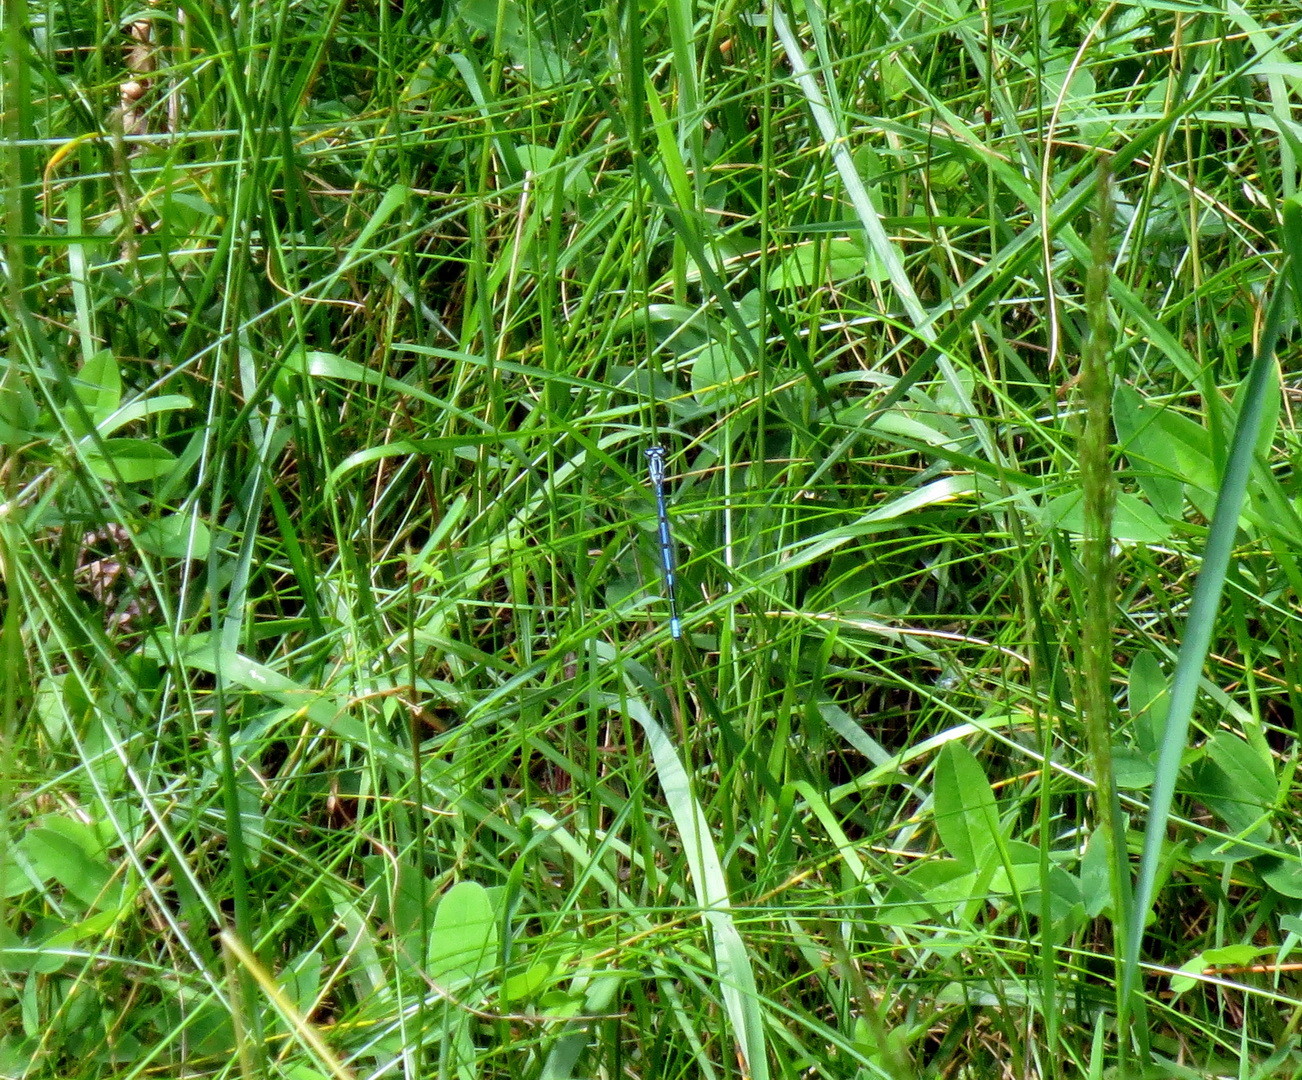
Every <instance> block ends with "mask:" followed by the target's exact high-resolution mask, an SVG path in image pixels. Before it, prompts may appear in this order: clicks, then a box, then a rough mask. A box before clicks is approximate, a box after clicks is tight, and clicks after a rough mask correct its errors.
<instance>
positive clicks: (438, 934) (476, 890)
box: [426, 881, 497, 986]
mask: <svg viewBox="0 0 1302 1080" xmlns="http://www.w3.org/2000/svg"><path fill="white" fill-rule="evenodd" d="M496 964H497V916H496V915H495V914H494V913H493V905H492V902H491V901H490V900H489V898H488V892H487V890H486V889H485V888H484V887H483V886H482V885H480V884H479V883H478V882H475V881H458V882H457V883H456V884H455V885H453V886H452V888H450V889H449V890H448V891H447V892H446V893H444V895H443V897H442V899H440V900H439V904H438V907H437V908H436V909H435V911H434V928H433V931H432V932H431V934H430V941H429V951H428V953H427V955H426V966H427V968H428V971H429V976H430V978H431V979H433V980H434V981H435V982H437V983H440V984H442V985H444V986H461V985H465V984H467V983H473V982H474V981H475V980H476V979H478V978H479V977H480V976H481V975H482V974H484V973H485V972H487V971H491V970H492V969H493V967H494V966H496Z"/></svg>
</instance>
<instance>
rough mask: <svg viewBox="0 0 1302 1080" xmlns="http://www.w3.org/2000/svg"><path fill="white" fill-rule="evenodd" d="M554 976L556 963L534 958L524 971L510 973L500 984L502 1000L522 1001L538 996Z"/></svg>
mask: <svg viewBox="0 0 1302 1080" xmlns="http://www.w3.org/2000/svg"><path fill="white" fill-rule="evenodd" d="M555 976H556V964H555V963H554V962H549V961H546V960H535V961H534V962H533V963H532V964H530V965H529V966H528V967H527V968H526V969H525V970H524V971H522V972H520V973H518V974H516V975H512V976H511V977H510V978H508V979H507V980H506V981H505V982H504V983H503V984H502V1001H503V1002H508V1003H509V1002H513V1001H524V1000H527V999H530V998H534V997H537V996H538V992H539V991H540V990H541V989H542V988H543V987H545V986H548V985H550V984H551V981H552V979H554V978H555Z"/></svg>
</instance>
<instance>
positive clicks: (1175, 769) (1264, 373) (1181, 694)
mask: <svg viewBox="0 0 1302 1080" xmlns="http://www.w3.org/2000/svg"><path fill="white" fill-rule="evenodd" d="M1284 222H1285V229H1284V236H1285V249H1286V252H1287V256H1286V259H1287V264H1286V268H1285V270H1284V272H1283V273H1282V274H1281V276H1280V278H1279V279H1278V281H1277V283H1276V286H1275V292H1274V295H1273V296H1272V297H1271V300H1270V306H1269V307H1268V308H1267V311H1266V319H1265V325H1264V327H1263V329H1262V334H1261V339H1260V341H1259V343H1258V346H1257V352H1256V355H1255V356H1254V357H1253V359H1252V366H1251V367H1250V368H1249V370H1248V377H1247V384H1246V392H1245V394H1244V396H1243V407H1242V409H1241V411H1240V412H1239V416H1238V420H1237V422H1236V424H1235V428H1234V441H1233V443H1232V445H1231V449H1230V457H1229V461H1228V462H1227V464H1226V468H1225V476H1224V479H1223V480H1222V482H1221V489H1220V493H1219V494H1218V496H1217V499H1216V512H1215V514H1214V515H1213V517H1212V525H1211V530H1210V532H1209V534H1208V538H1207V547H1206V549H1205V550H1204V553H1203V565H1202V569H1201V571H1200V572H1199V574H1198V584H1197V585H1196V586H1195V587H1194V596H1193V604H1192V606H1191V607H1190V610H1189V619H1188V622H1187V623H1186V624H1185V634H1184V639H1183V641H1182V642H1181V645H1180V653H1179V656H1178V657H1177V659H1176V668H1175V675H1174V677H1173V679H1172V681H1171V698H1170V705H1169V707H1168V711H1167V719H1166V728H1165V731H1164V732H1163V735H1162V745H1161V748H1160V751H1159V755H1158V761H1157V775H1156V777H1155V779H1154V781H1153V795H1152V800H1151V802H1150V803H1149V811H1148V825H1147V827H1146V828H1145V830H1144V851H1143V855H1142V856H1141V858H1140V863H1139V881H1138V883H1137V885H1136V888H1135V896H1134V905H1133V907H1132V909H1131V918H1130V927H1129V933H1128V934H1127V936H1126V946H1125V963H1124V965H1123V967H1122V978H1121V998H1120V1001H1121V1005H1122V1008H1123V1009H1127V1008H1128V1007H1129V1005H1130V1003H1131V1001H1132V996H1133V994H1134V991H1135V989H1136V983H1137V980H1138V975H1139V951H1140V945H1141V943H1142V940H1143V936H1144V923H1145V922H1146V920H1147V918H1148V912H1149V909H1150V907H1151V906H1152V903H1153V892H1154V883H1155V882H1156V880H1157V873H1158V866H1159V863H1160V862H1161V854H1162V840H1163V839H1164V838H1165V836H1166V823H1167V818H1168V816H1169V815H1170V812H1171V801H1172V798H1173V796H1174V794H1175V781H1176V776H1177V775H1178V773H1179V771H1180V758H1181V755H1182V753H1183V751H1184V746H1185V740H1186V738H1187V736H1188V733H1189V721H1190V719H1191V717H1192V715H1193V707H1194V703H1195V700H1196V698H1197V694H1198V683H1199V679H1200V677H1201V673H1202V668H1203V663H1204V661H1205V660H1206V658H1207V651H1208V649H1209V648H1210V646H1211V638H1212V631H1213V629H1214V628H1215V623H1216V610H1217V607H1218V606H1219V604H1220V599H1221V592H1222V590H1223V589H1224V586H1225V577H1226V572H1227V570H1228V568H1229V563H1230V555H1231V553H1232V551H1233V548H1234V537H1235V534H1236V533H1237V531H1238V527H1239V512H1240V509H1241V508H1242V506H1243V501H1244V498H1245V497H1246V495H1247V489H1248V478H1249V475H1250V474H1251V472H1252V464H1253V459H1254V456H1255V453H1256V447H1257V439H1258V436H1259V434H1260V427H1261V423H1262V418H1263V416H1264V413H1265V403H1266V398H1267V393H1268V391H1269V389H1270V383H1271V380H1272V379H1273V378H1274V377H1275V343H1276V341H1277V340H1278V338H1279V334H1280V326H1281V323H1282V321H1283V317H1284V306H1285V303H1286V301H1287V300H1288V298H1289V292H1290V290H1289V284H1290V280H1291V278H1292V276H1293V274H1294V270H1293V268H1294V266H1295V265H1296V260H1297V254H1298V252H1299V251H1302V207H1300V206H1299V204H1298V202H1297V201H1296V200H1292V199H1291V200H1289V201H1288V202H1287V203H1286V204H1285V213H1284ZM1120 1019H1121V1027H1122V1029H1123V1030H1124V1028H1125V1026H1126V1019H1127V1018H1126V1017H1125V1016H1124V1015H1123V1016H1122V1017H1121V1018H1120Z"/></svg>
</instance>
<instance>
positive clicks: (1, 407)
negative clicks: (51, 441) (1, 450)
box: [0, 363, 40, 446]
mask: <svg viewBox="0 0 1302 1080" xmlns="http://www.w3.org/2000/svg"><path fill="white" fill-rule="evenodd" d="M39 416H40V408H39V407H38V406H37V404H36V398H35V397H33V396H32V392H31V391H30V390H29V389H28V388H27V383H26V381H25V380H24V379H23V374H22V372H21V371H20V370H19V369H18V365H16V364H14V363H7V364H6V365H5V371H4V375H3V376H0V446H22V445H23V444H24V443H28V442H31V441H32V438H33V433H34V432H35V430H36V424H37V418H38V417H39Z"/></svg>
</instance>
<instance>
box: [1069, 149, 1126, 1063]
mask: <svg viewBox="0 0 1302 1080" xmlns="http://www.w3.org/2000/svg"><path fill="white" fill-rule="evenodd" d="M1112 219H1113V202H1112V185H1111V176H1110V174H1109V172H1108V170H1107V166H1106V164H1103V165H1101V166H1100V168H1099V178H1098V214H1097V217H1096V219H1095V222H1094V231H1093V235H1092V237H1091V243H1090V248H1091V259H1090V267H1089V271H1088V273H1087V276H1086V282H1085V309H1086V315H1087V317H1088V319H1089V338H1088V339H1087V340H1086V342H1085V347H1084V349H1083V351H1082V354H1081V398H1082V400H1083V402H1084V406H1085V423H1084V428H1083V430H1082V432H1081V438H1080V472H1081V486H1082V489H1083V495H1084V515H1085V543H1084V552H1083V560H1082V561H1083V563H1084V569H1085V587H1084V592H1085V617H1084V619H1083V621H1082V625H1081V635H1080V638H1081V661H1082V664H1083V667H1084V671H1083V672H1082V678H1081V685H1082V688H1083V691H1084V704H1085V724H1086V732H1087V736H1088V740H1089V750H1090V758H1091V760H1092V763H1093V771H1094V799H1095V813H1096V814H1097V815H1098V825H1099V830H1100V832H1101V833H1102V834H1103V840H1104V843H1105V845H1106V849H1107V851H1108V852H1109V854H1110V860H1109V862H1110V869H1111V875H1110V877H1111V880H1110V885H1111V892H1112V910H1113V913H1114V919H1115V924H1116V933H1115V934H1114V937H1113V948H1114V956H1115V959H1116V962H1117V966H1118V968H1120V965H1121V953H1120V951H1119V950H1120V943H1121V942H1122V941H1124V940H1125V937H1126V933H1125V918H1126V915H1127V913H1128V911H1129V902H1128V901H1129V891H1130V878H1129V860H1128V858H1127V855H1126V836H1125V831H1124V826H1123V824H1122V820H1121V805H1120V802H1119V801H1118V798H1117V783H1116V776H1115V772H1114V769H1113V763H1112V721H1113V711H1114V710H1113V702H1112V629H1113V619H1114V607H1115V593H1116V560H1115V558H1114V557H1113V554H1112V516H1113V510H1114V508H1115V506H1116V501H1117V491H1116V478H1115V476H1114V475H1113V472H1112V453H1111V444H1112V372H1111V369H1110V364H1109V352H1110V347H1111V340H1112V325H1111V321H1110V319H1109V315H1108V279H1109V277H1110V274H1111V270H1110V267H1109V260H1108V247H1109V241H1110V238H1111V232H1112ZM1118 1016H1119V1017H1121V1018H1124V1016H1125V1010H1124V1009H1123V1008H1122V1007H1121V1002H1120V1001H1118ZM1122 1027H1123V1030H1121V1031H1119V1032H1118V1051H1119V1053H1120V1055H1121V1061H1122V1062H1123V1066H1122V1068H1123V1073H1124V1061H1125V1059H1126V1047H1127V1045H1128V1037H1127V1035H1126V1032H1125V1031H1124V1023H1123V1024H1122Z"/></svg>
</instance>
